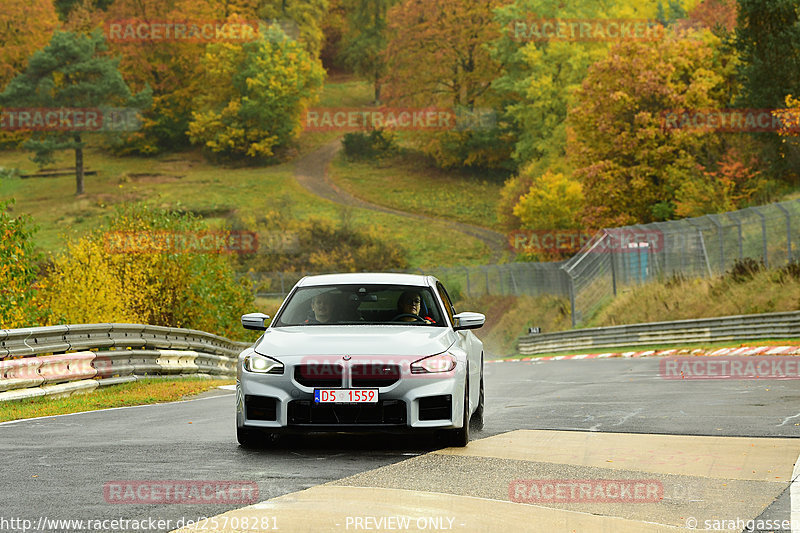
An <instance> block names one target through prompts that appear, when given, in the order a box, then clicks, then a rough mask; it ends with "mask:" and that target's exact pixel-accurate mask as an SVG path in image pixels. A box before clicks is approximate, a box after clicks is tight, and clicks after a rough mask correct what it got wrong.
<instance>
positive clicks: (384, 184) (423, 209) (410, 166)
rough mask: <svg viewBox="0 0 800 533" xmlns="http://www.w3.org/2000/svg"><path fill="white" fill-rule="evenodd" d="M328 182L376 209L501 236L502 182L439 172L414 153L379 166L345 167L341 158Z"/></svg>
mask: <svg viewBox="0 0 800 533" xmlns="http://www.w3.org/2000/svg"><path fill="white" fill-rule="evenodd" d="M331 179H332V180H333V181H334V182H335V183H336V184H337V185H339V186H340V187H341V188H342V189H344V190H346V191H347V192H349V193H350V194H352V195H353V196H356V197H358V198H362V199H364V200H367V201H369V202H372V203H374V204H378V205H383V206H386V207H392V208H394V209H399V210H401V211H409V212H413V213H419V214H425V215H429V216H432V217H438V218H448V219H452V220H456V221H459V222H466V223H469V224H474V225H476V226H483V227H486V228H490V229H496V230H498V231H500V230H502V227H500V225H499V223H498V221H497V202H498V200H499V198H500V190H501V189H502V188H503V182H502V180H500V179H485V178H481V177H476V176H469V175H461V174H459V173H456V172H454V171H444V170H439V169H436V168H433V167H431V166H430V165H429V164H428V163H427V162H426V161H425V160H424V158H422V157H420V156H415V155H413V153H406V154H405V155H404V156H397V157H393V158H391V159H388V160H386V161H382V162H381V161H378V162H354V161H347V159H345V157H344V156H343V155H342V154H340V155H339V157H337V158H336V159H335V160H334V161H333V163H332V165H331Z"/></svg>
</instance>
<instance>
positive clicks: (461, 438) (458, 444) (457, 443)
mask: <svg viewBox="0 0 800 533" xmlns="http://www.w3.org/2000/svg"><path fill="white" fill-rule="evenodd" d="M447 444H448V445H449V446H452V447H453V448H463V447H464V446H466V445H467V444H469V382H467V384H466V386H465V387H464V416H463V417H462V426H461V427H460V428H458V429H449V430H447Z"/></svg>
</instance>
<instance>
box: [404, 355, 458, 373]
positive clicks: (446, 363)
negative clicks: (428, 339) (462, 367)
mask: <svg viewBox="0 0 800 533" xmlns="http://www.w3.org/2000/svg"><path fill="white" fill-rule="evenodd" d="M455 367H456V358H455V357H453V356H452V355H450V354H448V353H440V354H438V355H431V356H429V357H425V358H423V359H420V360H419V361H414V362H413V363H411V373H412V374H429V373H431V374H432V373H436V372H450V371H451V370H453V369H454V368H455Z"/></svg>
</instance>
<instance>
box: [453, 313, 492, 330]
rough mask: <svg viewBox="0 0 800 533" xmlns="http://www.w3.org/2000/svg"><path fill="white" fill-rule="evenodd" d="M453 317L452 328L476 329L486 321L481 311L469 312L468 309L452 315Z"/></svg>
mask: <svg viewBox="0 0 800 533" xmlns="http://www.w3.org/2000/svg"><path fill="white" fill-rule="evenodd" d="M453 318H454V319H455V323H456V325H455V327H454V328H453V329H455V330H459V329H478V328H479V327H481V326H483V324H484V323H485V322H486V315H482V314H481V313H470V312H469V311H464V312H463V313H458V314H457V315H453Z"/></svg>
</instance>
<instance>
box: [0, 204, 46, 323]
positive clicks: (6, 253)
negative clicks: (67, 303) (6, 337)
mask: <svg viewBox="0 0 800 533" xmlns="http://www.w3.org/2000/svg"><path fill="white" fill-rule="evenodd" d="M13 204H14V201H13V200H11V201H8V202H0V328H1V329H13V328H21V327H30V326H38V325H41V324H42V322H43V321H45V320H46V317H47V314H48V312H47V307H46V306H45V305H44V303H43V302H42V299H41V294H40V291H39V288H38V287H37V286H36V283H35V282H36V277H37V275H38V271H39V268H38V266H37V263H38V261H39V260H40V257H39V255H38V254H37V253H36V252H35V251H34V246H33V235H34V233H35V231H36V230H35V228H34V227H33V225H32V224H31V222H30V219H29V218H28V217H26V216H19V217H12V216H11V207H12V206H13Z"/></svg>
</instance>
